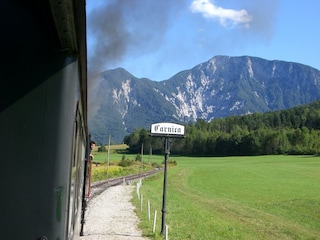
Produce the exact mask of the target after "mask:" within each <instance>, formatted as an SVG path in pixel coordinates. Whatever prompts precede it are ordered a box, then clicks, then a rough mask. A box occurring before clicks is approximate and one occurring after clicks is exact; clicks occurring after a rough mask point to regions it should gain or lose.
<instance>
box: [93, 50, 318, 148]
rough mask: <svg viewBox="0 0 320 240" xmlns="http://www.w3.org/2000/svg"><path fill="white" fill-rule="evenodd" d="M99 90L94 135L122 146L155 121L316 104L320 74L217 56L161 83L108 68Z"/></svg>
mask: <svg viewBox="0 0 320 240" xmlns="http://www.w3.org/2000/svg"><path fill="white" fill-rule="evenodd" d="M96 86H97V87H96V88H95V89H94V90H93V91H92V92H90V93H89V99H90V100H91V101H90V102H93V103H94V104H93V106H89V107H91V108H92V109H94V111H92V112H91V114H90V115H89V127H90V131H91V133H92V135H93V138H94V139H96V140H97V141H99V142H101V143H106V142H107V138H108V135H111V138H112V139H113V140H114V142H115V143H119V142H121V141H122V140H123V137H124V136H125V135H126V134H128V133H131V132H132V131H133V130H134V129H136V128H149V127H150V125H151V124H152V123H155V122H165V121H169V122H179V123H183V122H190V121H196V120H197V119H200V118H201V119H204V120H206V121H210V120H211V119H213V118H222V117H226V116H229V115H244V114H251V113H254V112H261V113H262V112H267V111H274V110H280V109H286V108H291V107H294V106H298V105H302V104H306V103H310V102H312V101H315V100H317V99H319V98H320V71H319V70H317V69H314V68H311V67H309V66H306V65H302V64H298V63H292V62H283V61H268V60H264V59H261V58H257V57H249V56H243V57H228V56H216V57H214V58H212V59H210V60H209V61H207V62H204V63H201V64H199V65H197V66H195V67H194V68H192V69H189V70H185V71H182V72H179V73H177V74H176V75H174V76H173V77H172V78H170V79H168V80H165V81H161V82H155V81H152V80H149V79H138V78H136V77H134V76H132V75H131V74H130V73H128V72H126V71H125V70H124V69H120V68H119V69H115V70H108V71H105V72H103V73H101V75H100V77H99V79H98V84H97V85H96Z"/></svg>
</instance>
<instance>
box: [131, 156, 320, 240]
mask: <svg viewBox="0 0 320 240" xmlns="http://www.w3.org/2000/svg"><path fill="white" fill-rule="evenodd" d="M170 159H171V160H176V161H177V162H178V165H177V167H175V168H170V169H169V171H168V188H167V213H166V224H167V225H168V227H169V239H181V240H185V239H201V240H205V239H210V240H211V239H320V238H319V236H320V211H319V209H320V188H319V186H320V174H319V172H320V157H312V156H259V157H225V158H191V157H170ZM162 185H163V175H162V174H159V175H157V176H155V177H152V178H150V179H146V180H144V182H143V183H142V187H141V194H142V195H143V199H144V203H143V205H142V206H143V210H142V212H141V211H140V200H139V199H137V197H136V196H134V198H133V202H134V204H135V206H136V209H137V214H138V216H139V217H140V218H141V224H140V227H141V229H143V232H144V235H146V236H148V237H150V238H151V239H162V236H161V235H159V232H160V228H161V208H162ZM148 200H149V201H150V205H151V213H152V214H151V221H149V219H148V214H147V201H148ZM155 210H156V211H157V215H158V218H157V225H156V231H155V233H153V232H152V228H153V214H154V211H155Z"/></svg>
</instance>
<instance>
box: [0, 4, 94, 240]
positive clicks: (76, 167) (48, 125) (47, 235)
mask: <svg viewBox="0 0 320 240" xmlns="http://www.w3.org/2000/svg"><path fill="white" fill-rule="evenodd" d="M0 16H1V24H2V28H1V29H2V32H1V38H0V39H1V40H0V41H1V47H2V51H1V56H2V64H1V73H0V74H1V87H0V91H1V92H0V96H1V97H0V99H1V101H0V153H1V200H0V206H1V211H0V217H1V219H2V221H1V238H2V239H41V240H45V239H55V240H57V239H59V240H62V239H77V238H79V234H80V228H81V221H80V218H81V210H82V209H81V206H82V200H83V196H85V192H84V188H83V186H84V180H85V179H86V178H85V176H84V175H85V171H84V169H85V163H86V160H87V156H88V144H89V143H88V141H89V139H88V128H87V67H86V66H87V62H86V61H87V55H86V17H85V1H84V0H59V1H55V0H41V1H38V0H31V1H25V0H24V1H22V0H21V1H19V0H4V1H2V2H1V14H0Z"/></svg>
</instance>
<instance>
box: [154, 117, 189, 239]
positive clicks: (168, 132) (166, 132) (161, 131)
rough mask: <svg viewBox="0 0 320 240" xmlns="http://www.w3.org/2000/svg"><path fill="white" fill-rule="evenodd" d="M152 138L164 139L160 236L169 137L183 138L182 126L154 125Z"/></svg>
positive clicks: (164, 206) (164, 221)
mask: <svg viewBox="0 0 320 240" xmlns="http://www.w3.org/2000/svg"><path fill="white" fill-rule="evenodd" d="M150 132H151V136H152V137H164V176H163V195H162V210H161V211H162V223H161V234H162V235H165V233H166V199H167V171H168V159H169V155H170V140H169V137H184V126H182V125H179V124H175V123H154V124H152V125H151V131H150Z"/></svg>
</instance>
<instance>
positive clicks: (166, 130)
mask: <svg viewBox="0 0 320 240" xmlns="http://www.w3.org/2000/svg"><path fill="white" fill-rule="evenodd" d="M151 135H160V136H167V135H170V136H173V137H174V136H177V137H183V136H184V126H183V125H180V124H176V123H168V122H163V123H154V124H151Z"/></svg>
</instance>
